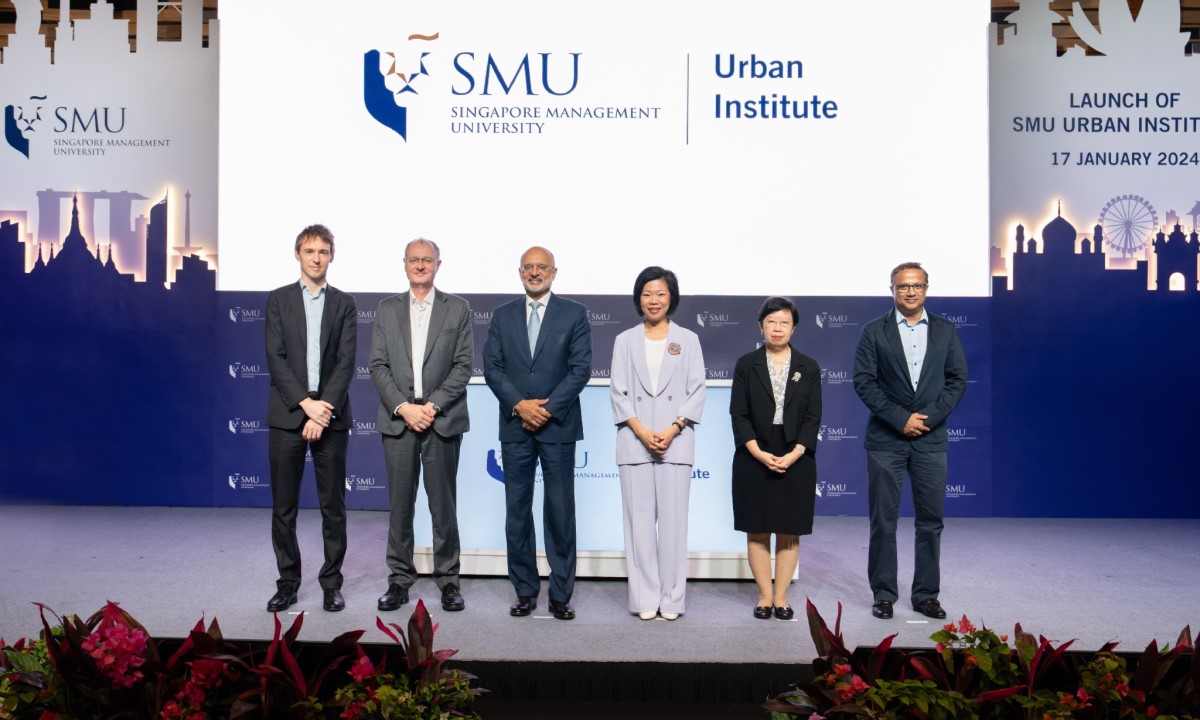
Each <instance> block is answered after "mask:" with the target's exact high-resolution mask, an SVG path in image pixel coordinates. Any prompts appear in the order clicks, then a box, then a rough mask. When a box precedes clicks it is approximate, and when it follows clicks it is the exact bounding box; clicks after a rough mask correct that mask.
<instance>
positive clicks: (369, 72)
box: [363, 33, 439, 141]
mask: <svg viewBox="0 0 1200 720" xmlns="http://www.w3.org/2000/svg"><path fill="white" fill-rule="evenodd" d="M438 35H439V33H434V34H432V35H409V36H408V41H409V42H410V43H412V42H422V43H426V42H433V41H434V40H437V39H438ZM419 47H421V46H419V45H418V46H413V47H410V48H406V50H407V52H404V51H401V52H389V51H384V52H382V53H381V52H380V51H378V50H368V51H367V52H366V54H364V55H363V103H364V104H365V105H366V106H367V112H368V113H370V115H371V117H373V118H375V120H376V121H377V122H378V123H379V124H381V125H383V126H384V127H387V128H391V129H392V130H394V131H395V132H396V134H397V135H399V136H400V137H402V138H404V139H405V140H406V141H407V140H408V106H407V105H403V104H401V102H400V96H401V95H403V94H405V93H410V94H412V95H417V94H418V91H417V88H416V87H414V86H413V83H415V82H417V80H418V79H420V78H421V77H422V76H426V77H427V76H428V75H429V71H428V70H426V68H425V58H426V57H428V56H429V52H427V51H424V50H417V55H416V57H414V56H413V53H412V50H414V49H415V48H419Z"/></svg>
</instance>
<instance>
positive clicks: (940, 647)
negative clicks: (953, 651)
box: [933, 643, 946, 653]
mask: <svg viewBox="0 0 1200 720" xmlns="http://www.w3.org/2000/svg"><path fill="white" fill-rule="evenodd" d="M933 649H934V650H936V651H938V653H943V652H946V646H945V645H943V644H941V643H938V644H937V645H934V646H933Z"/></svg>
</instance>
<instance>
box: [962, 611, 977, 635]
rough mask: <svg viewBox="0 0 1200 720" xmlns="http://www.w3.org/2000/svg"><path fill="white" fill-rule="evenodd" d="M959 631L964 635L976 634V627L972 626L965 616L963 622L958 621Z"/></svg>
mask: <svg viewBox="0 0 1200 720" xmlns="http://www.w3.org/2000/svg"><path fill="white" fill-rule="evenodd" d="M958 631H959V632H960V633H963V634H966V633H973V632H975V626H974V625H972V624H971V621H970V620H968V619H967V616H966V615H963V616H962V620H959V621H958Z"/></svg>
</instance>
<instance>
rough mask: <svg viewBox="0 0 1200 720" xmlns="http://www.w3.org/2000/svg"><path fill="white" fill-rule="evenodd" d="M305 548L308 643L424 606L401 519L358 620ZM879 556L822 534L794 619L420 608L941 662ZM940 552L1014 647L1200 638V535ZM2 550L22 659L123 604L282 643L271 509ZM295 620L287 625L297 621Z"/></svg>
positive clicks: (365, 522)
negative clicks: (808, 617) (323, 587)
mask: <svg viewBox="0 0 1200 720" xmlns="http://www.w3.org/2000/svg"><path fill="white" fill-rule="evenodd" d="M300 535H301V542H302V552H303V556H304V557H305V558H306V559H307V560H308V563H309V567H308V568H307V569H306V578H305V585H304V587H303V588H302V589H301V593H300V602H299V603H298V604H297V605H296V606H295V607H293V608H292V610H293V611H295V612H299V611H307V614H306V616H305V619H304V628H303V630H302V631H301V633H300V638H301V639H307V640H327V639H329V638H332V637H334V636H336V635H338V634H340V633H342V632H345V631H347V630H352V629H366V630H367V633H366V635H365V636H364V639H365V640H367V641H374V642H389V641H388V640H387V638H386V637H385V636H384V635H383V634H382V633H380V632H379V631H378V630H377V629H376V628H375V618H376V616H382V617H383V618H384V619H385V621H388V622H396V623H399V624H400V625H401V626H402V627H406V625H407V621H408V617H409V615H410V613H411V608H412V606H411V605H407V606H404V607H403V608H401V609H400V610H398V611H396V612H391V613H379V612H377V611H376V609H375V601H376V598H377V597H378V596H379V595H380V594H381V593H382V592H383V590H384V589H385V587H386V577H387V571H386V567H385V565H384V560H383V557H384V544H385V540H386V536H387V515H386V513H382V512H371V511H355V512H352V513H351V517H350V549H349V553H348V555H347V559H346V564H345V566H344V568H343V571H344V573H345V576H346V583H345V586H344V587H343V592H344V594H345V597H346V603H347V609H346V610H345V611H344V612H341V613H327V612H324V611H323V610H322V609H321V593H320V588H319V587H318V586H317V583H316V578H315V573H316V569H317V567H318V566H319V558H320V527H319V518H318V516H317V514H316V512H315V511H308V510H306V511H302V515H301V520H300ZM866 539H867V527H866V519H865V518H847V517H839V518H817V524H816V528H815V533H814V534H813V535H812V536H811V537H806V538H803V539H802V541H801V558H800V580H799V581H797V582H796V583H795V584H794V585H793V586H792V591H791V599H792V604H793V606H795V607H796V609H797V618H798V621H791V622H781V621H776V620H770V621H762V620H755V619H754V618H753V617H751V614H750V610H751V607H752V606H753V604H754V602H755V600H756V599H757V593H756V592H755V590H754V586H753V584H752V583H751V582H749V581H732V580H722V581H692V582H690V583H689V584H688V611H687V613H686V614H685V615H684V616H683V617H682V618H680V619H679V620H677V621H675V622H668V621H666V620H662V619H657V620H653V621H648V622H643V621H641V620H638V619H637V618H636V617H633V616H630V615H629V614H628V613H627V611H626V603H625V583H624V582H623V581H622V580H620V579H591V578H585V579H580V580H579V582H578V583H577V585H576V591H575V597H574V598H573V600H572V604H573V605H574V606H575V608H576V610H577V612H578V618H577V619H576V620H574V621H572V622H562V621H558V620H554V619H553V618H552V617H550V616H549V613H548V612H547V610H546V602H547V599H546V593H545V588H544V587H543V591H542V596H541V598H540V600H539V607H538V610H537V611H536V612H535V613H534V615H533V616H532V617H527V618H512V617H509V615H508V606H509V604H510V603H511V602H512V590H511V587H510V585H509V583H508V581H507V579H505V578H495V577H486V578H485V577H475V578H464V580H463V583H462V585H463V594H464V595H465V597H466V601H467V608H466V610H465V611H463V612H460V613H447V612H443V611H442V609H441V607H440V604H439V598H440V595H439V593H438V590H437V588H436V587H435V585H434V584H433V582H432V581H431V580H430V579H428V578H422V579H421V580H420V581H419V582H418V583H417V585H416V586H415V587H414V592H413V601H414V602H415V601H416V599H417V598H423V599H424V600H425V602H426V606H427V607H428V608H429V611H430V613H431V614H432V616H433V619H434V621H435V622H438V623H440V628H439V630H438V634H437V640H436V643H435V644H436V645H437V646H438V647H440V648H457V649H458V650H459V656H458V657H459V658H460V659H465V660H539V661H581V660H586V661H652V662H734V663H742V662H768V663H793V662H808V661H809V660H810V659H811V658H812V656H813V654H814V653H813V645H812V641H811V640H810V638H809V633H808V627H807V624H806V623H805V622H804V621H803V607H804V599H805V597H809V598H811V599H812V600H813V602H814V603H815V604H816V605H817V607H818V608H819V609H820V610H821V612H822V613H823V614H824V615H825V617H826V618H827V619H828V620H830V622H832V620H833V618H834V616H835V615H836V612H837V603H838V602H839V601H841V602H842V603H843V605H844V608H845V609H844V617H843V621H842V629H843V632H844V634H845V635H846V638H847V640H848V642H849V643H850V645H851V646H854V645H860V644H861V645H873V644H875V643H877V642H878V641H879V640H881V639H882V638H883V637H884V636H886V635H888V634H891V633H899V638H897V641H896V643H897V645H899V646H904V647H917V646H927V645H929V644H930V641H929V639H928V636H929V634H930V633H932V632H933V631H934V630H936V629H937V628H938V627H939V625H940V623H938V622H935V621H930V620H927V619H926V618H924V617H923V616H921V615H918V614H916V613H914V612H913V611H912V610H911V609H910V608H909V607H908V606H907V605H905V604H903V603H901V604H898V605H897V606H896V617H895V619H893V620H891V621H881V620H876V619H875V618H873V617H871V614H870V597H871V596H870V592H869V590H868V588H867V583H866V577H865V566H866ZM942 544H943V552H942V555H943V563H942V573H943V581H942V586H943V591H942V596H941V600H942V603H943V605H944V606H945V607H946V608H947V610H948V611H949V612H950V614H951V616H952V617H958V616H961V615H962V614H964V613H965V614H967V615H968V616H969V617H970V618H971V619H972V620H973V621H974V622H976V624H978V623H980V622H983V623H986V624H987V625H988V626H989V627H992V628H994V629H996V630H998V631H1000V632H1006V633H1007V632H1011V630H1012V627H1013V624H1014V623H1015V622H1018V621H1019V622H1021V623H1022V625H1023V627H1024V628H1025V629H1026V630H1028V631H1030V632H1033V633H1035V634H1042V635H1045V636H1046V637H1048V638H1051V639H1054V640H1057V641H1065V640H1070V639H1072V638H1077V641H1076V643H1075V646H1074V647H1075V648H1077V649H1081V650H1082V649H1095V648H1097V647H1099V646H1100V645H1101V644H1103V643H1105V642H1107V641H1109V640H1118V641H1121V643H1122V649H1125V650H1134V649H1140V648H1142V647H1144V646H1145V645H1146V643H1148V642H1149V641H1150V640H1152V639H1157V640H1158V641H1159V643H1166V642H1170V641H1174V639H1175V638H1176V636H1177V635H1178V634H1179V631H1180V630H1181V629H1182V628H1183V626H1184V625H1187V624H1189V623H1190V624H1191V625H1192V627H1193V629H1194V630H1197V631H1200V573H1197V572H1196V565H1197V561H1196V557H1197V552H1198V551H1200V520H1013V519H999V518H995V519H950V520H948V521H947V526H946V531H945V534H944V536H943V543H942ZM0 549H2V551H0V637H2V638H4V639H5V640H7V641H9V642H12V641H14V640H15V639H16V638H18V637H21V636H25V635H33V634H35V633H36V632H37V630H38V629H39V628H40V625H39V623H38V615H37V608H36V607H35V606H34V605H33V604H32V603H33V602H35V601H37V602H42V603H45V604H46V605H47V606H48V607H50V608H52V609H53V610H55V611H57V612H59V613H78V614H81V615H87V614H90V613H92V612H93V611H95V610H97V609H99V608H100V607H101V606H102V605H103V603H104V601H105V600H109V599H111V600H114V601H118V602H119V603H120V604H121V607H123V608H125V609H126V610H128V611H129V612H130V613H132V614H133V616H134V617H136V618H137V619H138V620H140V621H141V622H142V623H143V624H144V625H145V626H146V627H147V628H148V629H149V630H150V631H151V633H152V634H154V635H156V636H174V637H179V636H182V635H184V634H185V633H186V632H187V631H188V630H190V629H191V627H192V626H193V625H194V624H195V623H196V621H197V620H198V619H200V618H201V617H202V616H203V617H205V618H206V619H212V618H214V617H215V618H217V619H218V620H219V622H220V625H221V627H222V629H223V631H224V634H225V636H226V637H227V638H237V639H263V638H269V637H270V636H271V633H272V630H273V621H272V616H271V615H270V614H269V613H267V612H266V611H265V609H264V607H265V605H266V601H267V598H269V597H270V596H271V594H272V593H273V592H274V578H275V569H274V556H273V555H272V553H271V546H270V538H269V511H268V510H265V509H244V508H239V509H228V508H120V507H46V506H37V507H34V506H16V507H12V506H10V507H2V508H0ZM900 553H901V556H900V558H901V561H900V569H901V579H902V580H901V581H902V583H903V582H905V581H906V579H907V578H910V577H911V553H912V522H911V519H907V520H905V521H902V523H901V532H900ZM281 617H282V618H283V619H284V623H285V627H286V625H287V624H290V622H291V618H292V617H294V615H287V616H281Z"/></svg>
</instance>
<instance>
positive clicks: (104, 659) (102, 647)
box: [82, 616, 149, 688]
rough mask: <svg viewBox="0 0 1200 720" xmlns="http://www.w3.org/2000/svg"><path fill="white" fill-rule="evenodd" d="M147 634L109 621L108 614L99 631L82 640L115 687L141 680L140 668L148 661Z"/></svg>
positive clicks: (101, 670)
mask: <svg viewBox="0 0 1200 720" xmlns="http://www.w3.org/2000/svg"><path fill="white" fill-rule="evenodd" d="M147 640H149V638H148V637H147V636H146V633H144V632H142V631H141V630H138V629H136V628H130V627H128V626H126V625H124V624H122V623H116V622H110V620H109V617H108V616H106V617H105V618H104V619H103V620H102V621H101V622H100V625H99V626H97V628H96V631H95V632H93V633H92V634H91V635H89V636H88V637H87V639H86V640H84V641H83V643H82V647H83V650H84V651H85V652H87V654H88V655H89V656H90V657H91V658H92V660H93V661H94V662H95V663H96V667H97V669H99V670H100V672H102V673H104V674H105V675H106V676H107V677H108V679H109V680H110V681H111V682H112V684H113V686H114V687H124V688H130V687H133V685H134V683H136V682H137V681H138V680H141V679H142V673H141V671H140V670H135V669H134V668H137V667H140V666H141V665H142V664H143V663H145V662H146V658H144V657H143V656H142V653H143V652H145V650H146V641H147Z"/></svg>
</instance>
